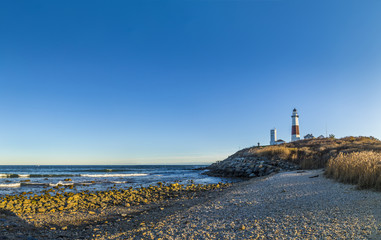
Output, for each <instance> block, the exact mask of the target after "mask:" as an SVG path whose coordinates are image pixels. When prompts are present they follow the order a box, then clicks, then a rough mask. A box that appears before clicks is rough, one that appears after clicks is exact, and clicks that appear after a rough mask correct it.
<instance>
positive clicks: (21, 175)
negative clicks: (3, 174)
mask: <svg viewBox="0 0 381 240" xmlns="http://www.w3.org/2000/svg"><path fill="white" fill-rule="evenodd" d="M28 177H30V175H29V174H19V178H28Z"/></svg>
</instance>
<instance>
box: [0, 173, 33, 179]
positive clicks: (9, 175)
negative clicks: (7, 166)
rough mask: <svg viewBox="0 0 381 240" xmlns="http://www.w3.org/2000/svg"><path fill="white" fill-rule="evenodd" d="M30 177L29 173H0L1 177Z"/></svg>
mask: <svg viewBox="0 0 381 240" xmlns="http://www.w3.org/2000/svg"><path fill="white" fill-rule="evenodd" d="M10 177H12V178H29V177H30V175H29V174H9V173H0V178H10Z"/></svg>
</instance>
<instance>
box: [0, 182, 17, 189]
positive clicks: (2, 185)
mask: <svg viewBox="0 0 381 240" xmlns="http://www.w3.org/2000/svg"><path fill="white" fill-rule="evenodd" d="M18 187H21V184H20V183H9V184H0V188H18Z"/></svg>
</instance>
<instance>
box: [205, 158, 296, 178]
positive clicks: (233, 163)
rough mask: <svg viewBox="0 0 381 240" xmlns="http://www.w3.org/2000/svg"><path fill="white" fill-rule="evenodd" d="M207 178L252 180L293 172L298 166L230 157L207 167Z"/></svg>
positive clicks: (279, 160) (275, 160)
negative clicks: (283, 172)
mask: <svg viewBox="0 0 381 240" xmlns="http://www.w3.org/2000/svg"><path fill="white" fill-rule="evenodd" d="M207 169H208V171H207V172H206V173H205V174H207V175H209V176H218V177H239V178H254V177H262V176H267V175H270V174H271V173H277V172H282V171H293V170H297V169H299V166H298V165H296V164H293V163H290V162H287V161H284V160H282V159H280V158H276V159H271V158H268V157H264V156H242V155H232V156H230V157H228V158H227V159H225V160H223V161H218V162H216V163H213V164H212V165H210V166H209V167H207Z"/></svg>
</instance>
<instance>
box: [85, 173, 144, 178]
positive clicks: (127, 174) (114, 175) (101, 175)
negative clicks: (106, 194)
mask: <svg viewBox="0 0 381 240" xmlns="http://www.w3.org/2000/svg"><path fill="white" fill-rule="evenodd" d="M147 175H148V174H146V173H126V174H81V177H140V176H147Z"/></svg>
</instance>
